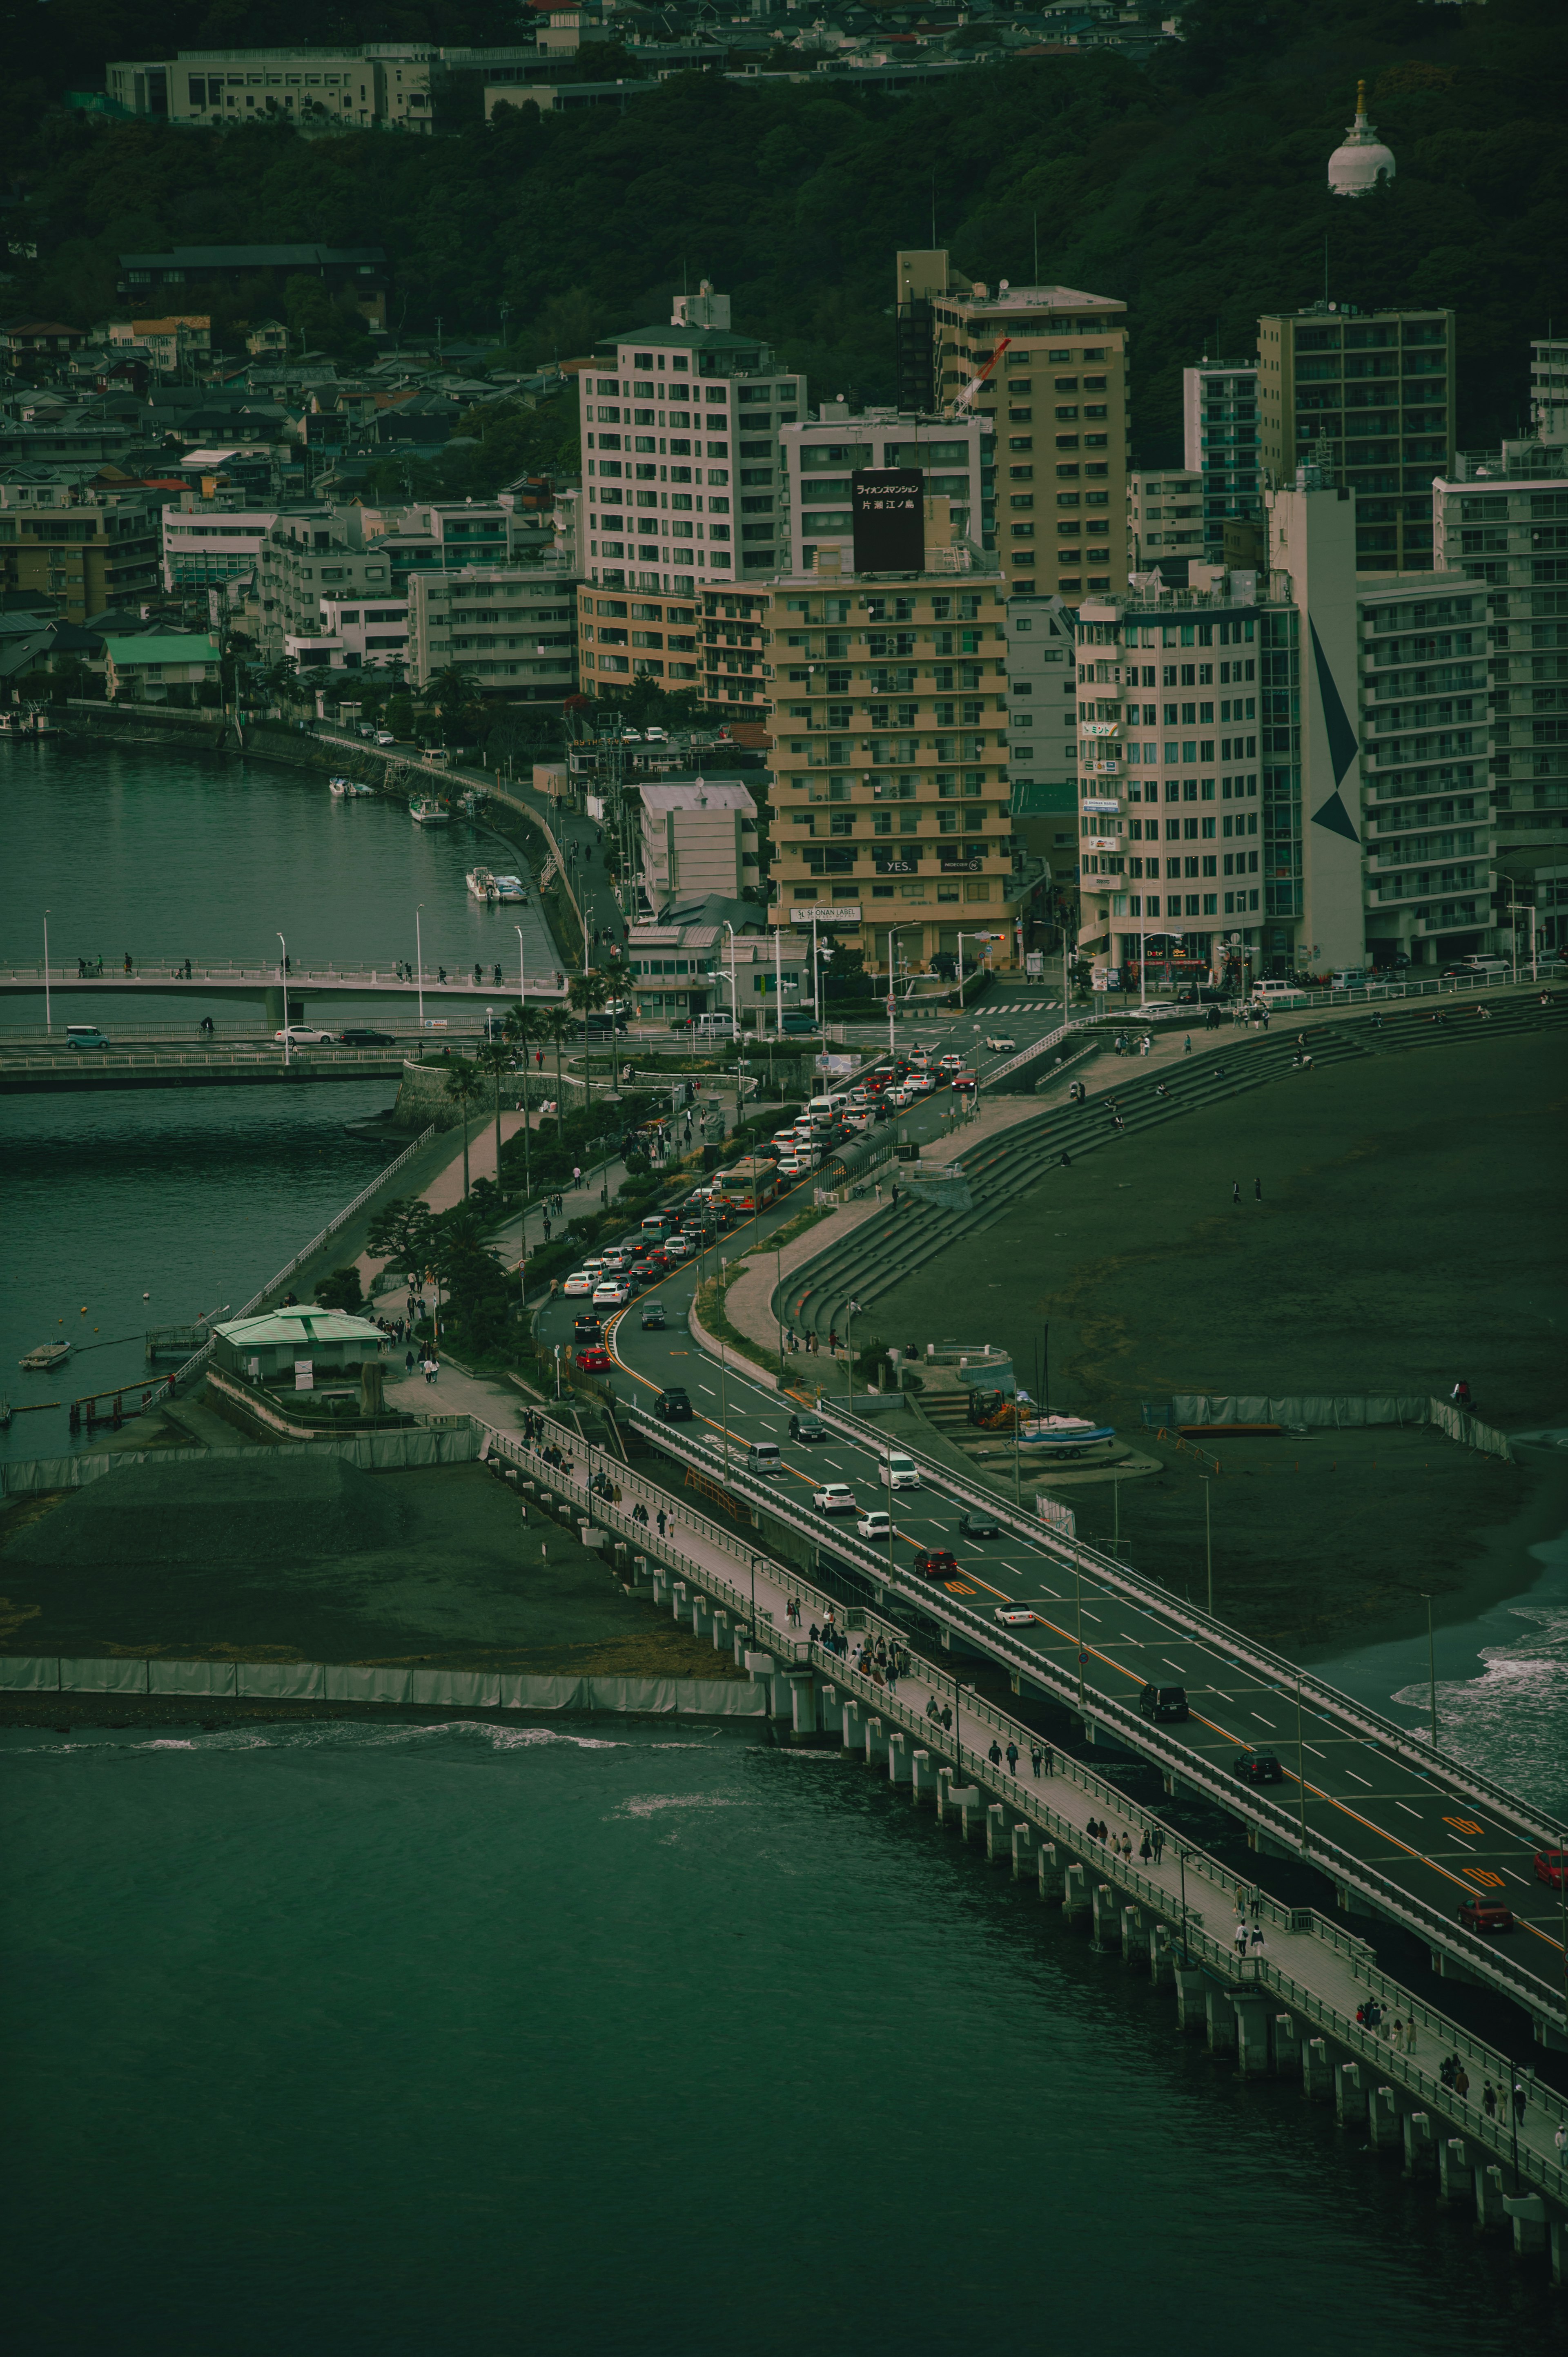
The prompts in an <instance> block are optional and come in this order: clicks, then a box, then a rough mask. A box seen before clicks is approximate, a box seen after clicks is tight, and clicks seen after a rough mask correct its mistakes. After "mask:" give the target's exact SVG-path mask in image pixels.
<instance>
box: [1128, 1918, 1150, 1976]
mask: <svg viewBox="0 0 1568 2357" xmlns="http://www.w3.org/2000/svg"><path fill="white" fill-rule="evenodd" d="M1148 1961H1149V1942H1148V1935H1147V1929H1146V1926H1145V1923H1144V1910H1143V1909H1142V1908H1141V1907H1134V1906H1127V1907H1123V1908H1122V1963H1123V1964H1125V1965H1126V1967H1127V1969H1128V1971H1129V1972H1135V1973H1141V1972H1142V1971H1143V1970H1144V1966H1145V1965H1146V1964H1147V1963H1148Z"/></svg>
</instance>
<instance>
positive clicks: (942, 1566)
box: [914, 1547, 958, 1579]
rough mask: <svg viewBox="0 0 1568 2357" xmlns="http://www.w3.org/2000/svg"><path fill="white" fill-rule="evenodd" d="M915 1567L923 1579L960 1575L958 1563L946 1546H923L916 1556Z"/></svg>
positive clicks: (949, 1577) (954, 1577)
mask: <svg viewBox="0 0 1568 2357" xmlns="http://www.w3.org/2000/svg"><path fill="white" fill-rule="evenodd" d="M914 1569H915V1570H916V1571H917V1572H918V1574H919V1576H920V1577H921V1578H922V1579H956V1578H957V1577H958V1564H957V1562H956V1560H955V1559H954V1557H953V1555H951V1554H950V1552H949V1550H948V1549H947V1548H946V1547H922V1548H921V1549H920V1551H919V1553H918V1555H916V1557H915V1562H914Z"/></svg>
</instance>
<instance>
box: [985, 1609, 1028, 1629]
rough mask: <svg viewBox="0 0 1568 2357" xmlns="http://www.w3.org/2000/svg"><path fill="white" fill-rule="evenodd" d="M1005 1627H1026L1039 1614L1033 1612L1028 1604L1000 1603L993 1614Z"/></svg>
mask: <svg viewBox="0 0 1568 2357" xmlns="http://www.w3.org/2000/svg"><path fill="white" fill-rule="evenodd" d="M993 1617H994V1618H995V1619H996V1620H1000V1621H1001V1623H1002V1626H1003V1627H1004V1629H1026V1628H1027V1627H1028V1625H1029V1623H1030V1622H1031V1621H1032V1620H1038V1619H1039V1614H1038V1613H1037V1612H1031V1611H1030V1610H1029V1608H1028V1606H1027V1605H1026V1604H999V1605H998V1606H997V1608H996V1611H995V1614H994V1616H993Z"/></svg>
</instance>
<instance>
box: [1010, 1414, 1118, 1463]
mask: <svg viewBox="0 0 1568 2357" xmlns="http://www.w3.org/2000/svg"><path fill="white" fill-rule="evenodd" d="M1115 1437H1116V1427H1115V1426H1114V1425H1112V1424H1090V1421H1089V1418H1088V1417H1087V1416H1082V1415H1040V1416H1034V1417H1031V1418H1030V1419H1029V1421H1028V1422H1026V1423H1021V1424H1020V1425H1019V1427H1018V1446H1019V1448H1043V1449H1045V1450H1046V1451H1047V1453H1048V1454H1050V1455H1052V1456H1056V1457H1069V1456H1074V1455H1076V1454H1077V1452H1078V1450H1079V1449H1080V1448H1094V1447H1096V1446H1098V1445H1100V1444H1101V1443H1102V1442H1104V1441H1107V1440H1114V1439H1115Z"/></svg>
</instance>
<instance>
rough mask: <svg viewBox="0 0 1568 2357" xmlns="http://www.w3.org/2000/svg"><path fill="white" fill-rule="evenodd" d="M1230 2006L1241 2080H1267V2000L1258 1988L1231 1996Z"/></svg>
mask: <svg viewBox="0 0 1568 2357" xmlns="http://www.w3.org/2000/svg"><path fill="white" fill-rule="evenodd" d="M1230 2002H1231V2006H1232V2008H1233V2010H1234V2012H1235V2015H1236V2056H1237V2060H1238V2061H1239V2062H1240V2066H1241V2076H1242V2078H1243V2079H1266V2078H1267V2077H1268V2075H1269V2001H1268V1998H1267V1997H1266V1996H1263V1995H1262V1991H1260V1992H1259V1993H1258V1994H1257V1995H1256V1996H1234V1997H1232V1998H1231V2001H1230Z"/></svg>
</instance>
